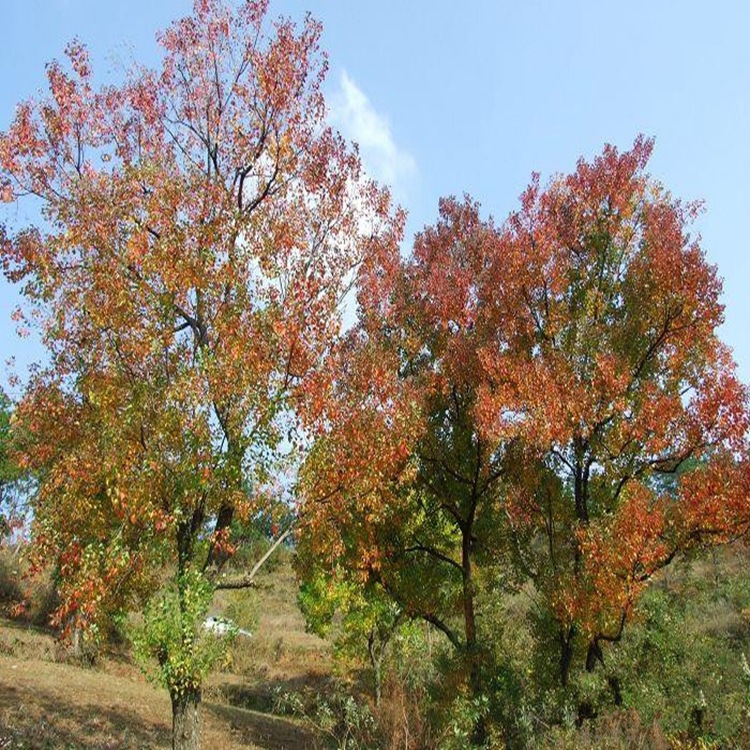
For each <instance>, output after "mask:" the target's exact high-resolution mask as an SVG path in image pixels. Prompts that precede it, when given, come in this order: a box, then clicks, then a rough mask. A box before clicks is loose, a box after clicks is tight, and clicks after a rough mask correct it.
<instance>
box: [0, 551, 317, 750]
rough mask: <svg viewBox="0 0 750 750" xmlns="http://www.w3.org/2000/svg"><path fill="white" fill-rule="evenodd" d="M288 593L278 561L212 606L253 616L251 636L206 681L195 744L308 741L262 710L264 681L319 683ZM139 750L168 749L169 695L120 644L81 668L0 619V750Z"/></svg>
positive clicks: (222, 747) (259, 745)
mask: <svg viewBox="0 0 750 750" xmlns="http://www.w3.org/2000/svg"><path fill="white" fill-rule="evenodd" d="M295 595H296V594H295V587H294V581H293V573H292V570H291V566H290V563H289V560H288V559H286V560H284V562H283V563H282V564H281V565H280V567H278V568H277V569H276V570H275V571H274V572H273V573H272V574H271V577H270V578H268V577H267V578H266V579H265V580H264V582H263V583H262V586H261V588H260V589H259V590H258V591H257V592H251V593H245V594H242V595H235V596H234V597H228V596H226V597H224V599H223V600H220V601H219V602H218V606H219V611H221V608H222V607H226V608H227V609H230V610H234V611H235V612H241V611H243V610H244V611H246V612H249V613H250V614H248V615H246V616H248V617H250V618H252V617H253V615H252V613H253V612H257V613H259V614H258V616H257V618H255V619H257V628H255V627H254V628H253V630H254V635H253V637H252V639H251V640H250V641H248V640H247V639H240V640H239V641H238V642H237V643H236V644H235V645H234V647H233V649H232V658H231V660H230V664H229V666H228V667H227V669H226V671H223V672H219V673H217V674H214V675H213V676H212V678H211V679H210V680H209V682H208V684H207V686H206V689H205V691H204V702H203V730H202V738H203V746H204V747H206V748H212V749H215V750H231V749H233V748H240V747H242V748H256V749H257V750H284V749H285V748H286V749H291V748H308V747H309V748H313V747H315V741H314V737H313V735H312V734H311V731H310V729H309V728H307V727H305V726H303V725H302V723H301V722H300V721H299V720H296V719H294V718H290V717H281V716H275V715H274V714H273V713H272V708H273V688H274V687H277V686H281V687H282V688H283V689H287V690H290V691H291V690H299V689H301V688H304V687H306V686H315V685H319V684H320V683H321V681H323V680H325V675H326V674H327V673H329V671H330V658H329V650H328V647H327V646H326V644H325V643H324V642H322V641H320V640H319V639H317V638H315V637H314V636H312V635H309V634H307V633H305V631H304V623H303V621H302V617H301V615H300V614H299V611H298V610H297V608H296V605H295ZM238 600H239V601H240V603H241V605H242V606H238ZM144 747H148V748H169V747H171V712H170V705H169V698H168V696H167V693H166V691H164V690H162V689H161V688H159V687H158V686H156V685H152V684H151V683H149V682H148V681H147V680H146V679H145V678H144V677H143V675H142V674H141V672H140V671H139V669H138V668H137V667H136V666H135V665H134V664H133V663H132V662H131V660H130V658H129V655H128V652H127V650H125V649H124V648H120V649H109V650H108V651H107V652H106V654H105V655H104V656H102V657H101V658H100V659H98V660H97V662H96V664H95V666H94V667H92V668H84V667H81V666H78V665H76V664H75V663H72V662H71V660H69V659H68V658H67V656H66V652H65V649H64V648H63V647H62V646H61V645H60V644H59V643H58V642H57V641H56V639H55V637H54V634H53V633H52V632H49V631H47V630H44V629H41V628H36V627H33V626H30V625H27V624H22V623H19V622H14V621H11V620H8V619H1V620H0V748H3V750H6V749H9V748H14V749H17V750H21V749H22V748H23V749H24V750H32V749H34V750H37V749H38V750H51V749H52V748H86V749H87V750H94V749H96V750H105V749H106V750H125V749H126V748H128V749H130V748H144Z"/></svg>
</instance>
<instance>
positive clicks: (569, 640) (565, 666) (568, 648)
mask: <svg viewBox="0 0 750 750" xmlns="http://www.w3.org/2000/svg"><path fill="white" fill-rule="evenodd" d="M574 636H575V628H574V627H570V628H568V632H567V633H566V632H565V631H563V630H562V629H561V630H560V683H561V684H562V686H563V687H567V684H568V678H569V677H570V665H571V662H572V661H573V637H574Z"/></svg>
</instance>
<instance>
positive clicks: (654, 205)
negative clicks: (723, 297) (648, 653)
mask: <svg viewBox="0 0 750 750" xmlns="http://www.w3.org/2000/svg"><path fill="white" fill-rule="evenodd" d="M651 149H652V143H651V141H648V140H645V139H643V138H639V139H637V140H636V142H635V144H634V146H633V148H632V149H631V150H630V151H627V152H624V153H620V152H618V151H617V149H615V148H613V147H611V146H607V147H606V148H605V149H604V151H603V153H602V154H601V155H600V156H598V157H597V158H596V159H594V160H593V162H586V161H583V160H581V161H579V163H578V166H577V169H576V170H575V172H573V173H572V174H570V175H568V176H564V177H563V176H561V177H557V178H555V179H553V180H552V182H551V183H550V185H549V186H548V187H547V188H545V189H543V188H541V187H540V184H539V180H538V178H535V179H534V181H533V182H532V184H531V186H530V187H529V188H528V189H527V190H526V192H525V193H524V194H523V196H522V198H521V207H520V208H519V209H518V210H517V211H516V212H514V213H513V214H512V215H511V216H510V218H509V219H508V221H507V222H506V223H505V224H504V226H503V228H502V231H501V237H500V251H499V253H498V254H497V257H496V258H495V259H494V261H493V265H492V268H491V269H490V270H489V271H488V273H487V274H486V276H485V279H484V284H485V285H486V286H485V289H484V291H483V292H482V293H481V294H482V296H483V297H484V298H485V299H486V300H487V301H488V303H490V304H491V305H492V307H493V308H494V313H493V314H492V317H494V327H495V329H496V330H497V332H498V333H497V336H496V337H495V338H494V340H492V339H488V340H486V341H485V343H484V344H483V346H482V350H481V351H480V352H479V354H478V356H479V359H480V361H481V362H482V366H483V368H484V372H485V375H484V382H483V384H482V386H481V393H480V395H479V398H478V403H477V413H478V415H479V416H478V420H479V421H480V423H481V424H482V426H483V428H482V429H483V432H485V433H487V434H491V435H494V436H496V438H497V439H500V440H506V441H507V440H516V441H518V444H519V446H521V454H520V455H521V457H522V459H521V460H520V461H519V462H518V464H517V466H516V469H515V470H514V471H513V473H512V476H510V477H509V482H508V496H507V500H506V503H507V511H508V514H509V517H510V520H511V524H512V528H513V530H514V535H515V538H516V540H517V542H518V544H517V545H516V551H517V563H518V564H519V565H520V567H521V568H522V569H523V570H524V571H526V572H527V573H528V575H530V576H531V578H532V580H533V581H534V584H535V586H536V587H537V589H538V590H539V592H540V593H541V594H542V596H543V599H544V602H545V605H546V609H547V611H548V613H549V615H550V617H551V619H552V622H553V623H554V629H555V638H556V640H557V649H558V654H559V679H560V681H561V682H562V683H563V684H566V683H567V681H568V679H569V675H570V671H571V668H572V666H574V660H575V659H576V656H577V655H580V657H581V659H582V663H585V666H586V667H587V668H588V669H589V670H591V669H593V668H594V667H595V665H596V664H597V663H598V662H602V661H603V658H604V654H603V646H604V644H606V643H608V642H612V641H617V640H619V639H620V638H621V636H622V633H623V629H624V627H625V625H626V622H627V620H628V617H629V616H630V615H631V613H632V611H633V608H634V605H635V603H636V601H637V598H638V595H639V593H640V592H641V591H642V590H643V588H644V587H645V586H646V585H647V584H648V582H649V580H650V579H651V578H652V577H653V575H654V574H655V573H656V572H657V571H658V570H659V569H661V568H662V567H663V566H665V565H666V564H668V563H669V562H670V561H671V560H672V559H673V558H674V556H675V555H676V554H678V553H679V552H680V551H682V550H685V549H687V548H689V547H690V546H693V545H697V544H712V543H716V542H721V541H724V540H726V539H728V538H731V537H732V536H733V535H736V534H741V533H744V531H746V529H747V522H748V489H750V486H749V485H748V474H747V463H746V458H747V444H746V432H747V427H748V416H747V392H746V389H745V387H744V386H743V385H741V384H740V382H739V381H738V380H737V377H736V373H735V365H734V362H733V361H732V357H731V354H730V352H729V350H728V349H727V347H726V346H724V345H723V344H722V343H721V341H720V340H719V337H718V330H717V329H718V328H719V326H720V325H721V323H722V321H723V307H722V305H721V302H720V293H721V282H720V280H719V277H718V275H717V271H716V268H715V267H713V266H711V265H710V264H709V263H708V262H707V261H706V258H705V255H704V252H703V251H702V249H701V247H700V244H699V237H697V236H695V235H693V234H691V232H690V224H691V222H692V220H693V219H694V217H695V215H696V212H697V211H698V209H699V207H698V206H697V205H695V204H684V203H682V202H680V201H678V200H675V199H674V198H673V197H672V196H671V195H670V194H669V193H668V192H667V191H666V190H664V188H662V187H661V185H659V184H658V183H657V182H655V181H654V180H653V179H651V178H649V176H648V175H647V174H646V172H645V168H646V164H647V161H648V158H649V155H650V153H651ZM488 315H490V313H489V312H488ZM664 476H673V477H675V479H674V481H672V482H671V483H670V484H671V486H668V484H666V483H665V482H663V481H659V479H660V477H664ZM616 692H617V691H616V690H615V693H616ZM584 710H585V707H584Z"/></svg>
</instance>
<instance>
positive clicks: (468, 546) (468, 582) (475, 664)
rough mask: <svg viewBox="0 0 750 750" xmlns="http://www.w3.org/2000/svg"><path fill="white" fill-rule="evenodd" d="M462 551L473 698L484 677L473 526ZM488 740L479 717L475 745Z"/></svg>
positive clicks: (479, 693) (463, 541)
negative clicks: (482, 671) (478, 627)
mask: <svg viewBox="0 0 750 750" xmlns="http://www.w3.org/2000/svg"><path fill="white" fill-rule="evenodd" d="M461 546H462V549H461V568H462V572H463V600H464V601H463V605H464V607H463V608H464V635H465V638H466V641H465V642H466V653H465V658H466V661H467V664H466V667H467V670H468V678H469V691H470V693H471V697H472V698H479V697H480V695H481V694H482V676H481V674H480V665H479V654H478V653H477V651H478V649H477V625H476V612H475V609H474V577H473V570H472V564H471V553H472V542H471V525H470V524H469V525H468V526H467V528H466V529H464V532H463V540H462V545H461ZM486 739H487V725H486V722H485V717H484V716H478V717H477V719H476V721H475V723H474V728H473V731H472V734H471V741H472V744H473V745H477V746H480V745H484V743H485V741H486Z"/></svg>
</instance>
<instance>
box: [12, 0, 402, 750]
mask: <svg viewBox="0 0 750 750" xmlns="http://www.w3.org/2000/svg"><path fill="white" fill-rule="evenodd" d="M266 10H267V8H266V2H264V0H247V1H246V2H243V3H241V4H240V6H239V7H238V8H237V9H236V10H234V9H232V8H230V7H228V6H225V5H224V4H223V3H222V2H220V0H196V2H195V6H194V10H193V13H192V15H190V16H187V17H185V18H182V19H180V20H178V21H176V22H175V23H173V24H172V25H171V26H170V27H169V28H168V29H167V30H166V31H165V32H163V33H162V34H161V35H160V36H159V42H160V44H161V47H162V50H163V57H162V61H161V64H160V67H159V68H158V69H156V70H150V69H147V68H143V67H135V68H134V69H133V70H132V71H130V72H129V74H128V75H127V78H126V80H125V81H124V83H121V84H116V85H115V84H112V85H106V86H98V85H96V84H95V82H94V79H93V77H92V73H91V67H90V64H89V58H88V55H87V52H86V49H85V48H84V47H83V46H82V45H81V44H80V43H78V42H74V43H72V44H71V45H70V46H69V47H68V48H67V50H66V54H67V57H68V64H67V65H62V64H60V63H58V62H53V63H50V64H49V65H48V66H47V79H48V87H49V91H48V92H47V94H41V95H40V97H39V98H38V99H37V100H32V101H27V102H24V103H22V104H20V105H19V106H18V108H17V110H16V114H15V118H14V119H13V122H12V124H11V125H10V128H9V129H8V131H7V132H6V133H4V134H2V136H0V193H1V195H2V199H3V200H4V201H6V202H11V203H14V202H23V203H24V204H26V205H28V206H29V207H30V209H31V211H32V215H36V214H37V213H38V216H39V218H38V220H37V221H36V222H35V223H33V224H32V225H30V226H21V225H18V224H17V221H18V220H17V218H16V217H18V216H19V215H23V214H19V213H17V212H12V213H9V219H8V221H9V223H6V225H4V226H3V228H2V232H1V233H0V239H1V247H2V257H3V263H4V268H5V271H6V274H7V275H8V277H9V278H10V279H11V280H12V281H14V282H17V283H18V284H20V285H21V289H22V291H23V294H24V295H25V298H26V300H27V303H28V308H27V310H26V314H28V322H29V324H31V325H36V326H38V327H39V329H40V331H41V333H42V337H43V340H44V342H45V344H46V346H47V350H48V355H49V365H48V366H47V367H46V368H44V369H43V370H42V371H41V372H40V373H39V374H38V375H37V376H36V377H35V378H34V379H33V380H32V381H31V383H30V385H29V388H28V392H27V394H26V396H25V398H24V400H23V401H22V403H21V404H20V406H19V410H18V412H19V414H18V417H19V419H18V421H19V430H20V431H21V433H22V436H23V446H24V447H23V449H22V451H21V458H22V460H23V462H24V465H25V466H27V467H30V468H33V469H34V470H35V471H37V472H38V473H39V476H40V477H42V480H41V482H40V486H39V489H38V493H37V495H36V499H35V516H36V518H37V523H36V539H37V544H38V547H37V549H39V550H40V551H43V552H44V551H48V553H49V556H50V557H52V558H58V557H64V564H65V569H64V579H65V581H66V583H65V584H64V586H63V594H64V603H63V609H62V611H61V613H60V614H61V616H63V615H65V614H66V613H73V612H77V613H83V614H84V615H85V616H84V618H83V619H84V622H89V621H91V622H93V621H95V618H96V616H97V614H96V613H97V612H101V611H102V609H103V608H106V607H105V605H106V602H107V601H109V597H110V595H111V594H112V595H114V592H119V593H122V592H123V591H125V590H127V588H128V585H129V584H128V585H126V582H128V581H131V582H134V583H135V579H140V573H141V572H143V573H144V575H145V576H146V577H148V575H150V574H152V573H153V570H154V568H155V566H156V567H158V566H159V565H160V564H161V563H164V564H165V565H166V566H167V569H168V570H170V571H172V572H173V578H172V584H171V586H170V591H171V593H167V594H166V595H165V598H164V599H163V600H161V601H163V606H162V607H161V609H159V607H158V606H156V604H154V605H153V606H150V608H149V611H152V612H154V611H156V610H158V611H159V612H160V613H161V614H159V616H158V617H156V622H155V623H154V627H153V628H152V630H151V631H150V635H149V636H148V637H147V638H145V640H144V644H145V645H146V647H147V648H150V649H151V651H152V653H153V655H154V657H155V658H156V659H157V661H158V663H159V665H160V674H161V677H162V680H163V682H164V683H165V685H166V687H167V689H168V690H169V692H170V696H171V699H172V709H173V720H174V744H175V747H184V748H188V747H197V746H198V736H199V702H200V694H201V679H202V675H203V674H204V672H205V669H206V668H207V665H208V662H207V660H206V659H205V658H204V656H205V655H206V653H207V652H206V651H205V650H201V639H202V638H203V636H201V634H200V616H201V615H200V612H201V607H196V601H198V600H199V601H201V602H202V603H203V605H202V606H205V604H206V602H207V601H208V598H209V597H210V592H211V591H212V590H213V588H214V587H217V586H229V585H231V586H241V585H249V584H250V583H251V581H250V578H249V577H248V576H245V577H241V578H240V579H239V580H227V578H226V576H224V577H222V575H221V574H220V572H219V570H218V568H219V567H220V563H221V561H222V560H224V559H225V558H226V556H227V554H230V553H231V551H232V544H233V543H232V539H231V537H230V528H231V525H232V521H233V519H235V518H238V517H240V518H247V517H248V516H249V515H250V514H252V513H253V512H254V510H256V509H257V508H260V507H263V506H264V504H265V503H266V501H267V498H268V497H269V492H270V489H269V487H270V484H271V478H272V476H273V475H274V474H275V473H276V472H277V470H278V459H279V456H280V454H284V453H286V454H294V451H295V450H296V448H295V446H296V445H297V443H296V439H295V437H294V435H295V433H294V430H293V427H294V416H293V415H294V411H295V408H297V407H298V406H300V405H302V404H305V403H308V402H315V401H320V400H321V399H322V398H324V397H325V391H324V390H323V389H322V388H321V385H320V384H321V383H322V382H324V379H322V378H320V377H318V376H317V375H316V373H317V371H318V370H319V369H320V363H321V362H322V361H324V360H325V358H326V355H327V353H328V351H329V347H330V343H329V342H330V341H331V339H332V338H334V337H335V336H336V334H337V333H338V331H339V328H340V303H341V301H342V298H343V297H344V296H345V294H346V292H347V289H348V288H349V287H350V285H351V284H352V283H354V281H355V280H356V279H364V278H365V277H371V278H372V279H373V284H374V285H375V284H376V283H377V278H378V275H379V274H380V269H381V268H382V266H383V265H384V264H387V262H389V261H388V258H389V257H390V256H392V255H393V254H394V253H395V252H397V251H396V250H395V247H396V241H397V239H398V236H399V232H400V223H401V219H400V217H399V216H398V215H395V214H394V213H393V212H392V210H391V208H390V202H389V197H388V194H387V192H386V191H384V190H381V189H380V188H378V187H377V186H376V185H374V184H373V183H371V182H368V181H367V180H365V178H364V177H363V175H362V174H361V173H360V164H359V159H358V156H357V154H356V152H354V151H353V150H352V149H350V148H348V147H347V145H346V144H345V143H344V142H343V140H342V139H341V137H340V136H339V135H337V134H336V133H335V132H333V131H332V130H331V129H330V128H329V127H327V126H326V123H325V105H324V100H323V96H322V93H321V88H320V87H321V83H322V80H323V77H324V74H325V70H326V63H325V57H324V55H322V53H321V52H320V51H319V47H318V42H319V37H320V26H319V24H317V23H316V22H315V21H313V20H312V19H310V18H307V19H306V20H305V22H304V24H303V26H302V27H301V28H297V27H296V26H295V25H294V24H293V23H292V22H291V21H288V20H284V19H282V20H278V21H274V22H271V21H269V20H268V18H267V13H266ZM361 286H362V287H363V288H365V287H366V286H367V285H366V284H364V283H362V284H361ZM21 314H22V313H19V315H21ZM248 488H249V491H248ZM207 582H208V584H209V585H208V589H207ZM142 583H143V581H142V580H139V581H138V586H134V587H133V588H134V590H137V589H138V587H139V586H140V585H141V584H142ZM207 591H208V593H206V592H207ZM165 613H166V615H169V616H170V617H172V622H171V626H170V628H168V629H166V630H165V629H164V628H163V627H162V626H163V617H162V615H165ZM166 615H165V616H166ZM175 633H176V634H177V635H175ZM209 650H210V649H209Z"/></svg>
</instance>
